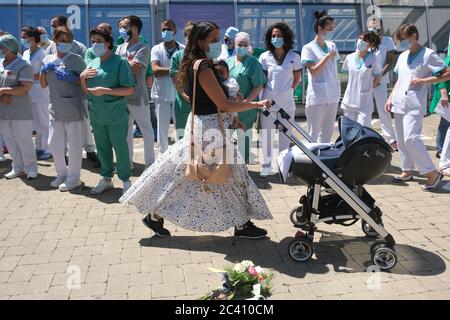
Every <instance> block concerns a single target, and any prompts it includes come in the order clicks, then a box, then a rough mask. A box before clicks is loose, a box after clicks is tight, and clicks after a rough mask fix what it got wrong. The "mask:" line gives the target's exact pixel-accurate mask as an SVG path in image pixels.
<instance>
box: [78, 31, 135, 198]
mask: <svg viewBox="0 0 450 320" xmlns="http://www.w3.org/2000/svg"><path fill="white" fill-rule="evenodd" d="M90 35H91V43H92V50H93V52H94V53H95V54H96V55H97V58H96V59H94V60H92V61H91V62H90V63H89V64H88V67H87V69H86V70H85V71H84V72H83V73H82V74H81V86H82V88H83V90H84V91H85V92H86V93H87V94H88V98H89V112H90V115H91V117H90V118H91V122H92V128H93V129H94V137H95V142H96V144H97V151H98V156H99V158H100V163H101V169H100V175H101V176H102V179H101V180H100V182H99V183H98V185H97V186H96V187H95V188H93V189H92V190H91V192H90V193H91V194H92V195H100V194H102V193H103V192H104V191H106V190H108V189H112V188H113V182H112V178H113V176H114V164H113V150H114V152H115V154H116V159H117V169H116V170H117V175H118V176H119V179H120V180H122V182H123V192H125V191H126V190H128V188H130V186H131V181H130V177H131V164H130V156H129V152H128V141H127V136H128V131H129V127H128V126H129V122H128V106H127V100H126V96H130V95H131V94H132V93H133V91H134V89H133V85H134V81H133V77H132V74H131V69H130V66H129V64H128V61H127V60H125V59H123V58H121V57H120V56H119V55H118V54H115V53H113V51H112V48H113V45H114V41H113V38H112V36H111V34H110V33H109V32H108V31H105V29H99V28H96V29H92V30H91V31H90Z"/></svg>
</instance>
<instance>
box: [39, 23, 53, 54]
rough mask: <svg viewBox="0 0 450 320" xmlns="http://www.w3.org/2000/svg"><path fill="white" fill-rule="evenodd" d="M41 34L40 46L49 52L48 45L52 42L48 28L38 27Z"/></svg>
mask: <svg viewBox="0 0 450 320" xmlns="http://www.w3.org/2000/svg"><path fill="white" fill-rule="evenodd" d="M37 30H38V31H39V34H40V36H41V41H40V42H39V43H38V47H39V48H41V49H42V50H44V52H47V49H48V47H50V45H51V44H52V42H51V41H50V38H49V37H48V34H47V30H45V28H44V27H37Z"/></svg>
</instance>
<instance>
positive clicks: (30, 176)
mask: <svg viewBox="0 0 450 320" xmlns="http://www.w3.org/2000/svg"><path fill="white" fill-rule="evenodd" d="M38 176H39V174H38V173H37V171H28V172H27V179H28V180H34V179H36V178H37V177H38Z"/></svg>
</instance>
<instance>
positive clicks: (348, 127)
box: [338, 116, 385, 149]
mask: <svg viewBox="0 0 450 320" xmlns="http://www.w3.org/2000/svg"><path fill="white" fill-rule="evenodd" d="M338 123H339V133H340V138H339V140H340V141H341V142H342V143H343V144H344V148H345V149H347V148H348V147H350V146H351V145H352V144H354V143H356V142H358V141H361V140H363V139H367V138H369V139H375V140H381V141H382V142H385V140H384V138H383V137H382V136H381V135H380V134H379V133H378V132H376V131H375V130H373V129H370V128H367V127H363V126H362V125H361V124H359V123H358V122H356V121H353V120H351V119H350V118H347V117H346V116H341V117H339V121H338ZM339 140H338V141H339Z"/></svg>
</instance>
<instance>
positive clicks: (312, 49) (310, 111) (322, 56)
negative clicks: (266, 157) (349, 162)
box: [302, 11, 341, 143]
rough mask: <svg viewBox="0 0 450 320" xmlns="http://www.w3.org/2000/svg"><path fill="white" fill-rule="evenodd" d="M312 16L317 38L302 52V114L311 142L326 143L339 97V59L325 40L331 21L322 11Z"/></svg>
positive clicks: (331, 45) (331, 133)
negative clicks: (304, 78) (304, 71)
mask: <svg viewBox="0 0 450 320" xmlns="http://www.w3.org/2000/svg"><path fill="white" fill-rule="evenodd" d="M314 16H315V18H316V22H315V24H314V30H315V32H316V37H315V39H314V40H313V41H311V42H309V43H308V44H306V45H305V46H304V47H303V49H302V63H303V64H304V65H306V68H307V69H308V88H307V92H306V110H305V112H306V118H307V122H308V131H309V135H310V136H311V137H312V138H313V141H314V142H318V143H329V142H330V141H331V137H332V135H333V131H334V121H335V120H336V113H337V107H338V103H339V99H340V97H341V84H340V81H339V78H338V72H337V61H338V60H339V59H340V57H339V52H338V50H337V48H336V44H335V43H334V42H331V41H329V40H328V39H330V38H331V36H332V32H333V30H334V26H335V23H334V19H333V18H332V17H330V16H329V15H327V14H326V12H325V11H322V12H318V11H316V12H314Z"/></svg>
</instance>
